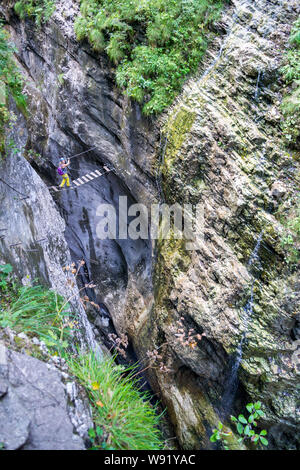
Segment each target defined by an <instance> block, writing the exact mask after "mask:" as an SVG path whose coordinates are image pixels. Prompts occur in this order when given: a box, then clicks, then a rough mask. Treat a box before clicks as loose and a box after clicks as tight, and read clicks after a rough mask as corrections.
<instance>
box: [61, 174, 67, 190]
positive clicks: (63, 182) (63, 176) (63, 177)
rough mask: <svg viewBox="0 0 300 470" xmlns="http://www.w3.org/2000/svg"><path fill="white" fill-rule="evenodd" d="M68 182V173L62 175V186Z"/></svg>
mask: <svg viewBox="0 0 300 470" xmlns="http://www.w3.org/2000/svg"><path fill="white" fill-rule="evenodd" d="M65 182H66V175H62V182H61V184H60V187H61V188H62V187H63V186H64V184H65Z"/></svg>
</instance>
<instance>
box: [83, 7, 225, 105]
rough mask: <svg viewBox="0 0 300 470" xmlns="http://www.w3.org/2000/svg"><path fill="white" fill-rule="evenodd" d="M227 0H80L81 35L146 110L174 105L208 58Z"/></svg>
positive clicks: (128, 94) (125, 91) (129, 94)
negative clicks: (187, 81) (214, 28)
mask: <svg viewBox="0 0 300 470" xmlns="http://www.w3.org/2000/svg"><path fill="white" fill-rule="evenodd" d="M224 1H226V0H169V1H168V2H166V1H163V0H148V1H140V0H81V14H80V16H79V17H78V18H77V19H76V21H75V32H76V35H77V38H78V40H82V39H84V38H87V39H88V41H89V42H90V43H91V45H92V46H93V48H94V49H95V50H97V51H104V50H105V51H106V53H107V54H108V56H109V58H110V59H111V60H112V62H113V63H114V64H115V65H116V66H117V68H116V82H117V84H118V86H119V87H120V88H122V89H123V91H124V93H125V94H126V95H127V96H129V97H131V98H133V99H134V100H136V101H138V102H140V103H143V112H144V113H145V114H151V113H159V112H161V111H163V110H164V109H165V108H166V107H167V106H168V105H170V104H171V103H172V101H173V99H174V97H175V96H176V94H177V93H178V92H179V91H180V89H181V87H182V84H183V82H184V80H185V79H186V77H187V75H188V74H190V73H192V72H194V71H195V70H196V69H197V67H198V66H199V63H200V61H201V58H202V57H203V55H204V53H205V50H206V47H207V43H208V40H209V38H210V36H211V35H212V33H211V32H210V26H211V24H212V23H213V22H214V21H215V20H216V19H217V18H218V16H219V13H220V11H221V8H222V6H223V3H224Z"/></svg>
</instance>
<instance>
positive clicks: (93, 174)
mask: <svg viewBox="0 0 300 470" xmlns="http://www.w3.org/2000/svg"><path fill="white" fill-rule="evenodd" d="M90 175H92V176H93V177H94V178H97V177H98V175H96V173H94V172H91V173H90Z"/></svg>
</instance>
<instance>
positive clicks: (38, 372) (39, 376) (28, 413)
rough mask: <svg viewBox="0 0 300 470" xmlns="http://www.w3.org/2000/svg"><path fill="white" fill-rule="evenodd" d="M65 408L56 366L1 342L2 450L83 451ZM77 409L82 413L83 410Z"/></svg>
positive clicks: (80, 441) (63, 394) (0, 398)
mask: <svg viewBox="0 0 300 470" xmlns="http://www.w3.org/2000/svg"><path fill="white" fill-rule="evenodd" d="M70 383H71V382H70ZM69 399H70V398H69ZM68 407H69V404H68V395H67V393H66V392H65V387H64V385H63V383H62V377H61V375H60V374H59V372H58V371H57V370H55V368H53V367H52V368H51V367H50V366H49V364H46V363H44V362H42V361H39V360H38V359H35V358H33V357H30V356H27V355H25V354H20V353H18V352H15V351H12V350H9V349H7V348H6V347H5V346H4V343H2V342H0V423H1V426H0V443H1V445H2V446H3V447H4V449H6V450H17V449H22V450H84V449H85V444H84V440H83V439H82V437H80V436H79V435H78V434H76V433H75V432H74V426H73V424H72V422H71V419H70V416H69V413H68ZM80 412H81V416H84V412H85V410H82V409H80ZM75 415H76V412H75V413H74V412H73V416H75ZM87 417H88V418H89V415H87ZM89 425H90V418H89V419H88V421H87V426H89ZM81 426H82V423H81Z"/></svg>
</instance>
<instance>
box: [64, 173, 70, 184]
mask: <svg viewBox="0 0 300 470" xmlns="http://www.w3.org/2000/svg"><path fill="white" fill-rule="evenodd" d="M65 176H66V181H67V186H70V178H69V175H65Z"/></svg>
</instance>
